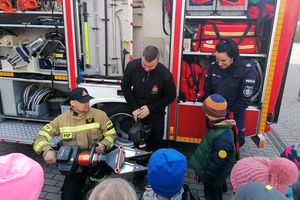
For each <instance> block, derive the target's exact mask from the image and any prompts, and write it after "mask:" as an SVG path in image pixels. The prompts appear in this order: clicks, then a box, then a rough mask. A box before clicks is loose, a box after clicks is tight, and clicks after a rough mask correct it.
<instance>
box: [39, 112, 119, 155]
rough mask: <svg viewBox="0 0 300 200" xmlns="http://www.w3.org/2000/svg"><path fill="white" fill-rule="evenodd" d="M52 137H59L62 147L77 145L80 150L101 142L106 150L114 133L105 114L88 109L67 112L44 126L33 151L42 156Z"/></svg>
mask: <svg viewBox="0 0 300 200" xmlns="http://www.w3.org/2000/svg"><path fill="white" fill-rule="evenodd" d="M54 136H60V137H61V139H62V142H63V145H79V146H80V148H81V149H82V150H88V149H91V148H92V146H93V145H94V144H95V143H97V142H99V141H101V143H102V144H104V146H105V148H106V150H107V149H110V148H111V147H112V146H113V144H114V141H115V139H116V131H115V129H114V127H113V124H112V122H111V121H110V119H109V118H108V117H107V115H106V113H105V112H103V111H101V110H98V109H95V108H90V111H89V112H88V113H76V112H74V111H72V110H70V111H67V112H65V113H63V114H61V115H59V116H58V117H56V118H55V119H54V120H53V121H51V122H50V123H48V124H46V125H45V126H44V127H43V128H42V129H41V130H40V131H39V133H38V134H37V136H36V137H35V139H34V144H33V149H34V151H35V152H36V153H38V154H41V153H43V156H44V154H45V153H46V152H47V151H48V150H50V149H51V146H50V144H49V142H50V141H52V139H53V137H54Z"/></svg>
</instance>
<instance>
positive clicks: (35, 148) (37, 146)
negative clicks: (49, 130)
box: [33, 140, 49, 153]
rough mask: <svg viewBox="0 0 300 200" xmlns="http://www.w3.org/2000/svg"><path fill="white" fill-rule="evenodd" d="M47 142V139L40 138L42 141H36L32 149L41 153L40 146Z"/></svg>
mask: <svg viewBox="0 0 300 200" xmlns="http://www.w3.org/2000/svg"><path fill="white" fill-rule="evenodd" d="M48 144H49V143H48V142H47V141H45V140H42V141H40V142H38V143H37V144H36V145H35V147H34V148H33V149H34V151H35V152H37V153H41V151H42V147H43V146H44V145H48Z"/></svg>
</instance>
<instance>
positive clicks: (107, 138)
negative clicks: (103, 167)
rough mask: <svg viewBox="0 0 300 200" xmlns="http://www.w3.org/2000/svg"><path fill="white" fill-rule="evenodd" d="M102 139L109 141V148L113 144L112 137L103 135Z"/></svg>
mask: <svg viewBox="0 0 300 200" xmlns="http://www.w3.org/2000/svg"><path fill="white" fill-rule="evenodd" d="M104 139H105V140H107V141H108V142H109V143H110V145H109V148H111V147H112V146H113V145H114V139H113V138H111V137H109V136H108V137H105V138H104Z"/></svg>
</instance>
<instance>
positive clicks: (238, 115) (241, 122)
mask: <svg viewBox="0 0 300 200" xmlns="http://www.w3.org/2000/svg"><path fill="white" fill-rule="evenodd" d="M233 115H234V120H235V122H236V125H237V128H238V131H239V134H238V135H239V138H238V139H239V142H240V147H241V146H243V145H244V144H245V111H242V112H234V113H233Z"/></svg>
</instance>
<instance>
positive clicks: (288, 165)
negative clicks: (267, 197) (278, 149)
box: [270, 158, 298, 194]
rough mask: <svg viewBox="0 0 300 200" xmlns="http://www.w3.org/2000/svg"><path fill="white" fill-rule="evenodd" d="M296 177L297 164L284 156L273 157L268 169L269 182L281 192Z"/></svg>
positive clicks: (283, 192) (294, 180)
mask: <svg viewBox="0 0 300 200" xmlns="http://www.w3.org/2000/svg"><path fill="white" fill-rule="evenodd" d="M297 179H298V169H297V166H296V165H295V164H294V163H293V162H292V161H290V160H288V159H286V158H274V159H273V160H272V166H271V169H270V184H271V185H273V186H274V187H275V188H276V189H277V190H279V191H280V192H281V193H282V194H285V193H286V192H287V189H288V185H292V184H293V183H295V182H296V181H297Z"/></svg>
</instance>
